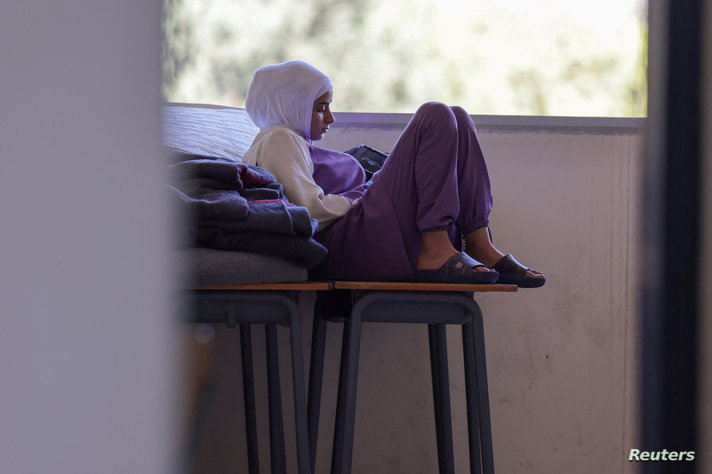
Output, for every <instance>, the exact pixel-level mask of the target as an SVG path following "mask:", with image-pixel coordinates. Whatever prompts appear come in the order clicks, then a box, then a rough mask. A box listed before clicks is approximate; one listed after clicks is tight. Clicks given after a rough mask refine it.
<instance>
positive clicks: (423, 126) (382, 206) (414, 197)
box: [314, 102, 492, 281]
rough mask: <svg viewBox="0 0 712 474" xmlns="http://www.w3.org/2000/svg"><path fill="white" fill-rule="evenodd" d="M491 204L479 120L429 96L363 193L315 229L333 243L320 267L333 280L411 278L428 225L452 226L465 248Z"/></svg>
mask: <svg viewBox="0 0 712 474" xmlns="http://www.w3.org/2000/svg"><path fill="white" fill-rule="evenodd" d="M317 154H318V153H317ZM314 178H315V181H316V182H317V184H319V186H321V187H322V188H323V189H324V190H325V192H326V189H333V187H334V186H335V185H336V184H337V183H339V182H340V179H339V177H338V176H329V177H328V179H327V174H326V173H323V174H322V173H321V172H320V173H319V176H317V175H316V174H315V176H314ZM345 181H348V179H345ZM337 187H338V186H337ZM491 209H492V194H491V190H490V182H489V174H488V172H487V165H486V163H485V159H484V155H483V153H482V149H481V147H480V144H479V141H478V139H477V134H476V131H475V125H474V123H473V122H472V120H471V119H470V117H469V115H468V114H467V113H466V112H465V110H463V109H462V108H460V107H448V106H446V105H444V104H441V103H437V102H429V103H427V104H424V105H423V106H421V107H420V108H419V109H418V111H417V112H416V113H415V115H414V116H413V118H412V119H411V121H410V122H409V123H408V125H407V126H406V128H405V130H404V131H403V133H402V134H401V136H400V138H399V139H398V142H397V143H396V144H395V146H394V148H393V150H392V151H391V153H390V154H389V156H388V159H387V160H386V162H385V164H384V166H383V168H382V169H381V170H380V171H379V172H377V173H376V174H375V175H374V177H373V184H371V185H370V186H369V187H368V189H367V190H366V191H365V193H364V194H363V197H362V199H361V200H360V201H359V202H358V203H356V204H355V205H353V206H352V207H351V209H349V211H348V212H347V213H346V215H344V216H343V217H341V218H340V219H338V220H337V221H336V222H334V223H333V224H332V225H331V226H330V227H328V228H326V229H324V230H323V231H321V232H319V233H318V234H316V235H315V238H316V240H317V241H319V242H321V243H322V244H323V245H324V246H326V248H327V249H329V254H328V255H327V258H326V259H325V260H324V261H323V262H322V263H321V264H320V266H319V270H320V271H322V272H323V273H325V274H326V275H327V276H328V277H330V278H334V279H350V280H371V281H373V280H406V281H408V280H413V279H414V278H415V265H416V262H417V258H418V253H419V252H420V241H421V233H422V232H423V231H431V230H447V231H448V233H449V235H450V236H451V238H452V241H453V245H454V246H455V248H460V236H461V235H462V234H464V233H467V232H470V231H472V230H475V229H478V228H480V227H484V226H486V225H488V223H489V221H488V217H489V213H490V210H491Z"/></svg>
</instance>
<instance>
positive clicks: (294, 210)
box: [169, 153, 326, 268]
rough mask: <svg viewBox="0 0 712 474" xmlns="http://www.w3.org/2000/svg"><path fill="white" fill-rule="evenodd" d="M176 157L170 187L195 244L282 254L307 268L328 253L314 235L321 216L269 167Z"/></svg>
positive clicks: (201, 158) (195, 157) (194, 157)
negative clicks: (295, 198) (289, 194)
mask: <svg viewBox="0 0 712 474" xmlns="http://www.w3.org/2000/svg"><path fill="white" fill-rule="evenodd" d="M173 163H174V164H172V165H170V166H169V169H170V174H171V175H170V179H171V182H172V186H169V189H170V191H171V194H172V196H173V199H175V200H176V202H177V204H178V206H179V208H180V209H182V210H183V211H184V212H186V213H187V216H188V217H189V229H188V232H189V238H190V239H191V240H192V243H193V244H195V245H199V246H201V247H208V248H216V249H222V250H241V251H248V252H258V253H267V254H274V255H279V256H281V257H284V258H285V259H287V260H291V261H293V262H295V263H298V264H300V265H302V266H304V267H306V268H312V267H313V266H315V265H316V264H317V263H319V261H320V260H322V259H323V258H324V257H325V256H326V248H325V247H323V246H322V245H321V244H319V243H318V242H316V241H315V240H314V239H313V238H312V236H313V235H314V232H315V231H316V228H317V221H316V220H315V219H312V218H311V217H310V216H309V212H308V211H307V209H306V208H305V207H302V206H296V205H294V204H292V203H290V202H289V201H288V200H287V199H286V197H285V196H284V194H283V192H282V185H281V184H279V183H277V181H276V180H275V178H274V176H272V174H270V173H269V172H268V171H266V170H265V169H263V168H260V167H258V166H253V165H248V164H246V163H240V162H236V161H232V160H229V159H226V158H213V157H205V156H197V155H189V154H182V153H179V154H177V156H174V160H173Z"/></svg>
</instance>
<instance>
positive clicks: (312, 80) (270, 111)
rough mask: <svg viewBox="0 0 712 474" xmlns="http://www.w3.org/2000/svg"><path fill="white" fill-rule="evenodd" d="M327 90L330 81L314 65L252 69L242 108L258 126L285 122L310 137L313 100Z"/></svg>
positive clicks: (302, 63) (297, 64)
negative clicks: (254, 70)
mask: <svg viewBox="0 0 712 474" xmlns="http://www.w3.org/2000/svg"><path fill="white" fill-rule="evenodd" d="M330 90H332V85H331V80H329V78H328V77H327V76H326V75H325V74H324V73H322V72H321V71H319V70H318V69H316V68H315V67H314V66H311V65H309V64H307V63H305V62H302V61H288V62H286V63H281V64H275V65H271V66H265V67H263V68H260V69H258V70H257V71H256V72H255V74H254V76H253V77H252V83H251V84H250V88H249V90H248V91H247V98H246V100H245V108H246V109H247V113H248V114H249V116H250V118H251V119H252V121H253V122H254V123H255V125H257V126H258V127H259V128H260V129H265V128H268V127H272V126H274V125H286V126H288V127H291V128H292V129H293V130H295V131H297V132H298V133H299V134H301V135H302V136H303V137H304V138H306V139H308V140H310V139H311V137H310V136H309V135H310V133H309V132H310V130H311V118H312V110H313V107H314V101H315V100H316V99H317V98H318V97H320V96H322V95H324V94H325V93H326V92H328V91H330Z"/></svg>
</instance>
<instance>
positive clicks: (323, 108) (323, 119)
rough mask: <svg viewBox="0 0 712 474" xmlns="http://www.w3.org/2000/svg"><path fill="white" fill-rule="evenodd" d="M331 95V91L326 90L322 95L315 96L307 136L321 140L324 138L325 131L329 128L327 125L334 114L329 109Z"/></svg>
mask: <svg viewBox="0 0 712 474" xmlns="http://www.w3.org/2000/svg"><path fill="white" fill-rule="evenodd" d="M332 97H333V93H332V91H328V92H327V93H325V94H324V95H322V96H320V97H317V98H316V100H315V101H314V108H313V109H312V121H311V130H310V132H309V134H310V136H309V138H311V139H312V140H321V139H322V138H324V135H325V134H326V131H327V130H329V125H331V124H332V123H334V116H333V115H332V113H331V109H329V105H330V104H331V100H332Z"/></svg>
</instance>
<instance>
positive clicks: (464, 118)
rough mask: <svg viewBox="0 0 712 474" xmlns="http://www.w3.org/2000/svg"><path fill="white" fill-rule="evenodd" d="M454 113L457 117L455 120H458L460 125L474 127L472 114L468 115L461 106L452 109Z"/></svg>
mask: <svg viewBox="0 0 712 474" xmlns="http://www.w3.org/2000/svg"><path fill="white" fill-rule="evenodd" d="M451 109H452V113H453V114H454V115H455V119H456V120H457V123H458V124H464V123H466V124H468V125H469V124H472V126H474V123H472V118H471V117H470V114H468V113H467V111H466V110H465V109H463V108H462V107H460V106H459V105H456V106H454V107H451Z"/></svg>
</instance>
